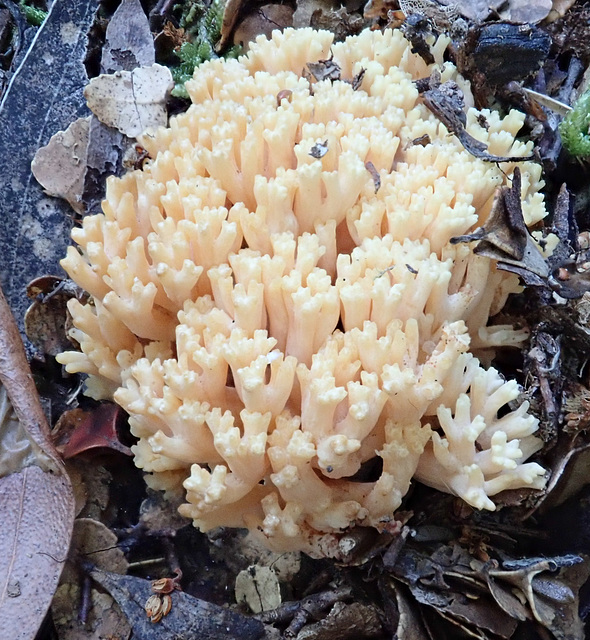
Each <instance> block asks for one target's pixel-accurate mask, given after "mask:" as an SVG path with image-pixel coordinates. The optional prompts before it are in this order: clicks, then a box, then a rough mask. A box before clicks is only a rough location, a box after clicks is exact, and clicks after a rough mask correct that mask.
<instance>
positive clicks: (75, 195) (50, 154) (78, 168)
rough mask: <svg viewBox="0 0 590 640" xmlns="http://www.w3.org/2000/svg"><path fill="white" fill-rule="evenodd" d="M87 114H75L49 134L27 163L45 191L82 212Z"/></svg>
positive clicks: (87, 125) (88, 119)
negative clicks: (79, 115) (79, 116)
mask: <svg viewBox="0 0 590 640" xmlns="http://www.w3.org/2000/svg"><path fill="white" fill-rule="evenodd" d="M89 126H90V117H88V118H78V119H77V120H75V121H74V122H72V124H71V125H70V126H69V127H68V128H67V129H66V130H65V131H59V132H58V133H56V134H55V135H54V136H51V139H50V140H49V143H48V144H47V145H45V146H44V147H41V148H40V149H39V150H38V151H37V153H36V154H35V157H34V158H33V162H32V163H31V171H32V172H33V175H34V176H35V178H36V179H37V182H39V183H40V184H41V186H42V187H43V189H45V193H46V194H47V195H50V196H54V197H56V198H63V199H64V200H67V201H68V202H69V203H70V206H71V207H72V209H74V211H76V213H80V214H81V213H83V210H84V208H83V205H82V190H83V189H84V176H85V175H86V149H87V147H88V127H89Z"/></svg>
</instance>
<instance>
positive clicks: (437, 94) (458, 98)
mask: <svg viewBox="0 0 590 640" xmlns="http://www.w3.org/2000/svg"><path fill="white" fill-rule="evenodd" d="M433 62H434V59H433ZM418 91H420V92H421V93H422V99H423V100H424V104H425V105H426V106H427V107H428V108H429V109H430V111H432V113H433V114H434V115H435V116H436V117H437V118H438V119H439V120H440V121H441V122H442V123H443V124H444V125H445V127H446V128H447V129H448V130H449V132H450V133H453V134H455V135H456V136H457V138H459V140H460V141H461V144H462V145H463V146H464V147H465V149H466V150H467V151H469V153H471V154H472V155H474V156H475V157H476V158H480V159H481V160H485V161H486V162H522V161H524V160H532V158H533V156H532V155H531V156H524V157H523V156H495V155H493V154H491V153H488V152H487V145H485V144H484V143H483V142H480V141H479V140H476V139H475V138H474V137H473V136H472V135H470V134H469V133H467V131H466V130H465V123H466V120H467V116H466V115H465V111H464V99H463V92H462V91H461V89H460V88H459V86H458V85H457V83H455V82H453V81H450V80H449V81H447V82H442V83H441V82H440V74H439V73H438V71H436V72H434V73H433V74H432V76H431V77H430V78H429V79H428V80H427V81H425V82H424V81H419V82H418Z"/></svg>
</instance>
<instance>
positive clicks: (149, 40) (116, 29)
mask: <svg viewBox="0 0 590 640" xmlns="http://www.w3.org/2000/svg"><path fill="white" fill-rule="evenodd" d="M155 61H156V54H155V49H154V38H153V36H152V32H151V31H150V25H149V22H148V19H147V16H146V15H145V13H144V11H143V8H142V6H141V3H140V2H139V0H123V2H121V4H120V5H119V8H118V9H117V10H116V11H115V13H114V14H113V17H112V18H111V20H110V21H109V25H108V27H107V32H106V36H105V46H104V48H103V50H102V60H101V67H102V72H103V73H113V71H119V70H122V69H126V70H127V71H133V69H135V68H136V67H149V66H150V65H153V64H154V62H155Z"/></svg>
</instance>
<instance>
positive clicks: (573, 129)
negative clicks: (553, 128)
mask: <svg viewBox="0 0 590 640" xmlns="http://www.w3.org/2000/svg"><path fill="white" fill-rule="evenodd" d="M589 129H590V91H588V92H586V93H585V94H583V95H582V96H581V97H580V98H579V99H578V100H577V101H576V103H575V104H574V107H573V109H572V110H571V111H570V112H569V113H568V114H567V116H566V117H565V118H564V119H563V122H562V123H561V124H560V125H559V133H560V134H561V142H562V143H563V146H564V147H565V149H566V150H567V151H568V152H569V153H570V154H571V155H572V156H576V157H588V156H590V131H589Z"/></svg>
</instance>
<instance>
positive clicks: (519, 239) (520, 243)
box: [451, 167, 549, 284]
mask: <svg viewBox="0 0 590 640" xmlns="http://www.w3.org/2000/svg"><path fill="white" fill-rule="evenodd" d="M520 188H521V178H520V169H519V168H518V167H515V169H514V174H513V177H512V185H511V186H510V187H502V188H500V189H499V190H498V191H497V193H496V197H495V199H494V203H493V205H492V211H491V213H490V216H489V218H488V221H487V222H486V224H485V226H484V227H479V228H478V229H476V230H475V231H474V232H473V233H470V234H468V235H465V236H457V237H455V238H451V242H452V243H453V244H456V243H458V242H473V241H477V245H476V246H475V248H474V249H473V251H474V253H477V254H479V255H482V256H485V257H487V258H492V259H493V260H496V261H497V262H498V268H500V269H504V270H506V271H516V272H517V273H518V274H519V275H523V277H524V279H525V282H527V283H529V284H544V278H546V277H547V276H548V275H549V267H548V266H547V263H546V262H545V260H544V258H543V256H542V255H541V253H540V251H539V249H538V248H537V244H536V243H535V241H534V240H533V238H532V236H531V235H530V233H529V231H528V229H527V227H526V224H525V222H524V218H523V215H522V205H521V200H520ZM515 268H516V269H515ZM517 269H518V271H517ZM523 272H524V273H523ZM529 274H530V275H529ZM535 276H536V278H535ZM527 277H528V278H529V280H527Z"/></svg>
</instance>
